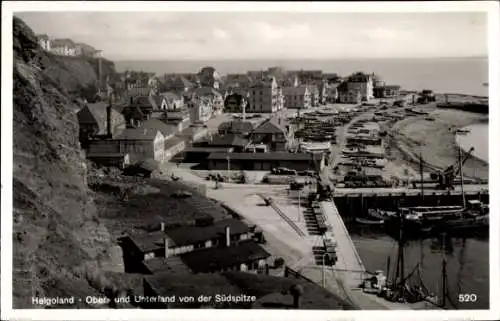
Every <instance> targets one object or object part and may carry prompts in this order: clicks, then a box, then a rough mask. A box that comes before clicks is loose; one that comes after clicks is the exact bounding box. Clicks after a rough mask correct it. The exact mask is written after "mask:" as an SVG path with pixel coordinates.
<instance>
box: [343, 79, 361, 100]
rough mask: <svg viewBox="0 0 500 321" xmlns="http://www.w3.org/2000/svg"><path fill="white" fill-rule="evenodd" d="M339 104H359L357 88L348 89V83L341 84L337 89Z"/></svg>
mask: <svg viewBox="0 0 500 321" xmlns="http://www.w3.org/2000/svg"><path fill="white" fill-rule="evenodd" d="M337 90H338V95H339V99H338V101H339V103H341V104H360V103H361V101H362V95H361V91H360V90H359V89H357V88H349V86H348V82H343V83H341V84H340V85H339V86H338V87H337Z"/></svg>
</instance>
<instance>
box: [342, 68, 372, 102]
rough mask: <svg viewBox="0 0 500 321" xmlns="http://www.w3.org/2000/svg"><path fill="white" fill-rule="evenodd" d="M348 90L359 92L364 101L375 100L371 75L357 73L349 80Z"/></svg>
mask: <svg viewBox="0 0 500 321" xmlns="http://www.w3.org/2000/svg"><path fill="white" fill-rule="evenodd" d="M347 90H348V91H353V92H354V91H356V90H357V91H359V92H360V94H361V100H362V101H368V100H370V99H373V98H374V96H373V78H372V75H370V74H365V73H362V72H356V73H354V74H352V75H351V76H349V77H348V78H347Z"/></svg>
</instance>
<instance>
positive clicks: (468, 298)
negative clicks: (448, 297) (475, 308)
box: [458, 293, 477, 302]
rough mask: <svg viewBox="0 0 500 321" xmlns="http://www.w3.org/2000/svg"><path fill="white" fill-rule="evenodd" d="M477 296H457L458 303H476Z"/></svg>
mask: <svg viewBox="0 0 500 321" xmlns="http://www.w3.org/2000/svg"><path fill="white" fill-rule="evenodd" d="M476 301H477V295H476V294H474V293H464V294H459V295H458V302H476Z"/></svg>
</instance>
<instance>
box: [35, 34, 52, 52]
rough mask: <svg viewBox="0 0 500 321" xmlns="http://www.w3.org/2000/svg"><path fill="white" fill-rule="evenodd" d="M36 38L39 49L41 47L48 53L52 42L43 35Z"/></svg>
mask: <svg viewBox="0 0 500 321" xmlns="http://www.w3.org/2000/svg"><path fill="white" fill-rule="evenodd" d="M36 38H37V40H38V44H39V45H40V47H42V49H43V50H45V51H50V49H51V44H52V41H51V40H50V39H49V36H47V35H45V34H43V35H37V36H36Z"/></svg>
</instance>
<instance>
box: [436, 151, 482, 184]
mask: <svg viewBox="0 0 500 321" xmlns="http://www.w3.org/2000/svg"><path fill="white" fill-rule="evenodd" d="M473 151H474V147H471V148H470V149H469V151H468V152H467V153H466V154H465V156H464V157H463V159H462V160H461V161H460V160H459V161H458V162H457V163H456V164H453V165H450V166H448V167H447V168H446V169H445V170H444V171H442V172H440V173H437V174H435V175H434V177H436V178H437V181H438V185H437V187H436V188H438V189H451V190H453V189H454V186H453V183H454V181H455V177H456V176H457V175H458V173H459V171H460V168H461V167H462V166H463V165H464V164H465V162H466V161H467V159H469V157H470V155H471V154H472V152H473ZM460 163H461V164H460Z"/></svg>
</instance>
